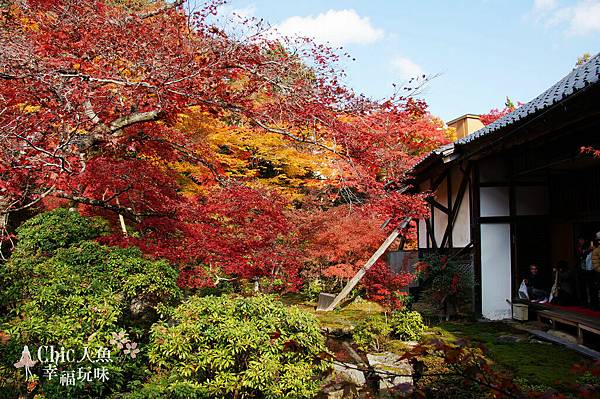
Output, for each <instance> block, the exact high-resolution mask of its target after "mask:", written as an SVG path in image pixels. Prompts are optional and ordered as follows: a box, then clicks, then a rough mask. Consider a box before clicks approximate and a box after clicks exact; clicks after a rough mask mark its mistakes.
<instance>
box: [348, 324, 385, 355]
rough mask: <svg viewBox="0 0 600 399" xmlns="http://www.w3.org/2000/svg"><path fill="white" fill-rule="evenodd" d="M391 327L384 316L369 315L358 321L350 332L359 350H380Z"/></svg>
mask: <svg viewBox="0 0 600 399" xmlns="http://www.w3.org/2000/svg"><path fill="white" fill-rule="evenodd" d="M391 332H392V328H391V327H390V325H389V324H388V322H387V320H386V318H385V316H382V315H376V316H370V317H367V318H366V319H364V320H363V321H361V322H360V323H358V325H357V326H356V327H355V328H354V330H353V332H352V339H353V341H354V342H355V343H356V345H357V346H358V348H359V349H360V350H363V351H369V350H374V351H381V350H383V348H384V346H385V343H386V342H387V340H388V339H389V334H390V333H391Z"/></svg>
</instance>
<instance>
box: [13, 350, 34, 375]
mask: <svg viewBox="0 0 600 399" xmlns="http://www.w3.org/2000/svg"><path fill="white" fill-rule="evenodd" d="M36 363H37V361H35V360H33V359H31V353H30V352H29V348H28V347H27V345H25V346H23V352H21V359H19V361H18V362H16V363H15V367H16V368H18V369H20V368H23V367H25V379H26V380H28V379H29V377H31V376H32V375H33V374H32V373H31V370H29V368H30V367H33V366H35V364H36Z"/></svg>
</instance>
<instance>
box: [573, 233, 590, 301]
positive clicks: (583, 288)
mask: <svg viewBox="0 0 600 399" xmlns="http://www.w3.org/2000/svg"><path fill="white" fill-rule="evenodd" d="M592 248H593V247H592V243H591V242H590V240H586V239H585V237H579V238H578V240H577V246H576V247H575V254H576V261H577V274H576V276H575V277H576V287H577V290H576V291H577V292H576V294H577V299H578V301H579V304H580V305H584V306H589V304H590V291H592V290H593V288H592V282H593V279H594V269H593V268H592V263H591V259H590V260H589V261H588V256H589V255H590V253H591V252H592Z"/></svg>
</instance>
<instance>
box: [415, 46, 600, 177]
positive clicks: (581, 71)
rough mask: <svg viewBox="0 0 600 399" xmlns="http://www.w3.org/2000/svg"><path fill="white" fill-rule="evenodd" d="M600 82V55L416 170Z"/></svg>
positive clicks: (438, 152) (426, 159) (431, 155)
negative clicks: (451, 150) (451, 151)
mask: <svg viewBox="0 0 600 399" xmlns="http://www.w3.org/2000/svg"><path fill="white" fill-rule="evenodd" d="M599 80H600V53H598V54H596V55H595V56H594V57H592V58H591V59H590V60H589V61H588V62H586V63H585V64H583V65H581V66H579V67H578V68H575V69H574V70H573V71H571V72H570V73H569V74H568V75H567V76H565V77H564V78H562V79H561V80H560V81H558V82H557V83H556V84H554V85H553V86H552V87H550V88H549V89H548V90H546V91H545V92H543V93H542V94H540V95H539V96H537V97H536V98H534V99H533V100H531V101H529V102H528V103H527V104H524V105H522V106H520V107H519V108H517V109H515V110H514V111H513V112H511V113H510V114H507V115H505V116H503V117H502V118H500V119H498V120H496V121H494V122H493V123H490V124H489V125H487V126H485V127H483V128H481V129H479V130H477V131H475V132H473V133H472V134H470V135H468V136H465V137H463V138H461V139H459V140H457V141H455V142H454V143H452V144H448V145H445V146H443V147H440V148H438V149H436V150H434V151H432V152H430V153H429V154H427V155H426V156H425V157H424V158H423V159H421V160H420V161H419V162H418V163H417V165H415V168H414V169H413V170H415V169H418V168H419V166H423V165H424V164H426V163H428V162H429V161H431V160H432V159H434V158H436V157H439V156H440V155H441V154H442V153H443V152H445V151H447V150H449V149H451V148H455V149H456V148H460V146H462V145H466V144H470V143H473V142H476V141H477V140H479V139H480V138H482V137H484V136H487V135H490V134H492V133H494V132H497V131H499V130H501V129H503V128H505V127H507V126H510V125H512V124H516V123H518V122H519V121H522V120H524V119H526V118H528V117H530V116H533V115H535V114H537V113H538V112H541V111H543V110H545V109H547V108H549V107H550V106H552V105H554V104H557V103H559V102H561V101H563V100H565V99H566V98H568V97H570V96H571V95H573V94H575V93H577V92H578V91H580V90H582V89H584V88H586V87H588V86H591V85H594V84H599Z"/></svg>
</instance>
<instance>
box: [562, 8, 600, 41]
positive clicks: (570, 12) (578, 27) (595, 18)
mask: <svg viewBox="0 0 600 399" xmlns="http://www.w3.org/2000/svg"><path fill="white" fill-rule="evenodd" d="M561 16H563V19H564V20H566V22H567V23H568V25H569V30H568V32H569V33H570V34H573V35H587V34H591V33H595V32H600V1H597V0H588V1H581V2H579V3H578V4H576V5H575V6H573V7H568V8H565V9H563V10H561Z"/></svg>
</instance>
